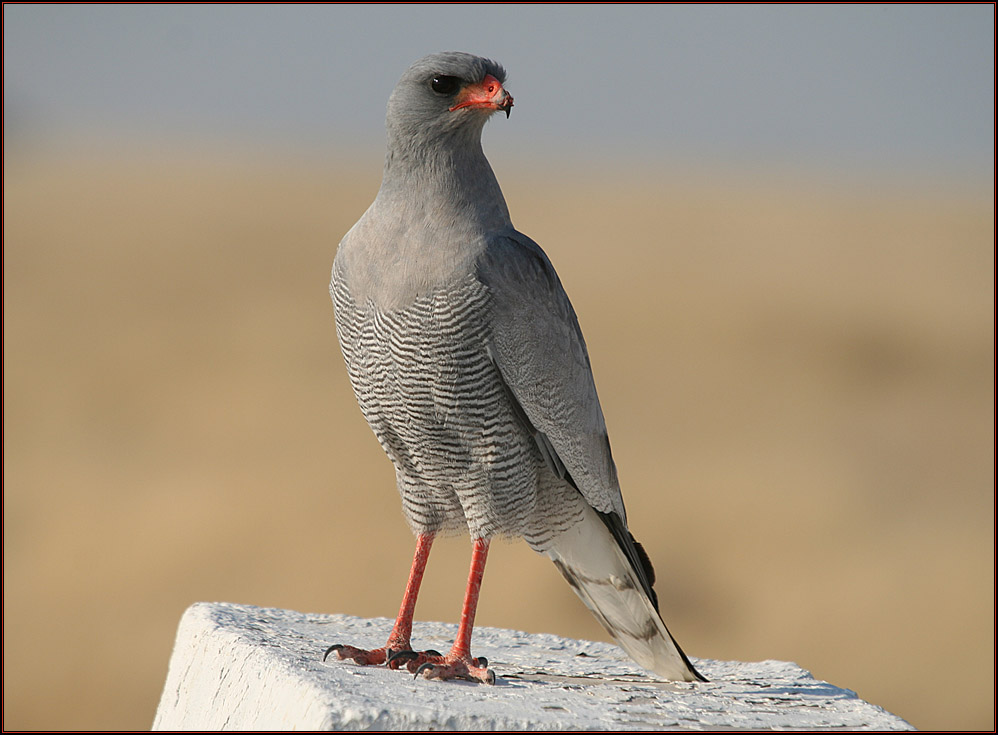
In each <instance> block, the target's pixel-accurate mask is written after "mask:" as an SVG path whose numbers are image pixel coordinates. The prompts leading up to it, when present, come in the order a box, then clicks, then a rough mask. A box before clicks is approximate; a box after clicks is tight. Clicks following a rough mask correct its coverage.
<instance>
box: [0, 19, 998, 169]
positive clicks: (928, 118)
mask: <svg viewBox="0 0 998 735" xmlns="http://www.w3.org/2000/svg"><path fill="white" fill-rule="evenodd" d="M3 12H4V135H5V142H6V143H10V142H11V140H14V141H16V140H18V139H23V138H24V137H25V136H26V134H28V133H30V134H31V138H32V139H33V140H36V141H39V140H40V141H44V140H57V139H60V138H66V137H72V138H78V139H79V138H82V139H87V138H91V137H96V138H102V139H109V138H110V139H111V140H115V139H119V138H122V139H124V138H128V139H136V138H137V139H140V140H150V141H157V140H168V141H175V140H180V141H184V140H190V139H195V140H201V141H208V142H209V143H210V142H211V141H216V140H228V141H232V142H235V143H237V144H242V143H247V142H248V143H251V144H253V145H261V146H264V147H266V146H269V145H280V146H284V147H288V146H291V147H305V148H313V147H315V146H319V147H321V148H322V149H329V150H335V149H337V147H342V146H349V147H350V148H356V147H361V146H363V147H366V146H378V147H380V145H381V141H382V140H383V127H382V126H383V119H384V109H385V102H386V100H387V98H388V94H389V93H390V91H391V89H392V86H393V85H394V83H395V81H396V80H397V79H398V77H399V76H400V75H401V73H402V72H403V71H404V70H405V68H406V67H407V66H408V65H409V63H410V62H412V61H413V60H414V59H416V58H418V57H420V56H422V55H423V54H425V53H429V52H432V51H438V50H445V49H457V50H465V51H471V52H474V53H479V54H481V55H485V56H490V57H492V58H494V59H496V60H498V61H500V62H501V63H503V64H504V65H505V66H506V68H507V70H508V71H509V80H508V84H507V86H508V88H509V89H510V91H511V92H512V94H513V95H514V97H515V98H516V109H515V110H514V111H513V119H512V121H511V122H510V124H508V125H506V124H505V121H503V130H502V133H501V135H502V139H503V147H504V148H506V147H507V146H509V147H512V148H515V149H516V151H518V152H522V153H525V154H527V155H531V156H540V155H545V154H550V153H555V154H557V155H561V156H568V157H578V156H582V155H585V154H586V153H587V152H593V153H597V154H601V155H603V156H607V155H610V156H612V155H618V154H623V155H631V156H654V157H661V158H663V159H679V160H683V161H685V162H690V161H693V162H696V161H703V162H705V163H709V164H712V165H715V164H725V163H733V164H736V165H741V164H752V165H755V164H758V163H762V164H769V163H771V164H773V165H778V166H784V167H785V166H787V165H791V166H793V165H802V166H807V167H811V168H813V167H815V166H817V167H828V168H830V169H836V170H843V169H844V170H849V169H851V168H855V169H857V170H884V171H887V172H890V171H900V172H906V171H913V172H929V173H931V172H944V173H947V174H956V175H959V176H963V175H970V176H973V177H983V178H985V179H987V180H991V179H992V178H993V174H994V104H995V96H994V92H995V79H994V64H995V54H994V51H995V45H994V44H995V37H994V21H995V10H994V7H993V6H992V5H990V4H979V5H957V4H946V5H943V4H939V5H831V6H785V5H778V6H777V5H769V6H766V5H723V6H703V5H695V6H693V5H686V6H684V5H636V6H622V5H612V6H611V5H586V6H572V5H542V6H537V5H458V6H452V5H382V6H378V5H243V6H239V5H133V6H128V5H124V6H122V5H5V6H4V11H3ZM514 123H515V124H514ZM499 124H500V123H499V122H498V121H496V122H493V123H492V125H493V126H495V125H499ZM487 135H488V136H495V135H497V133H496V131H495V130H494V129H490V130H489V131H488V132H487Z"/></svg>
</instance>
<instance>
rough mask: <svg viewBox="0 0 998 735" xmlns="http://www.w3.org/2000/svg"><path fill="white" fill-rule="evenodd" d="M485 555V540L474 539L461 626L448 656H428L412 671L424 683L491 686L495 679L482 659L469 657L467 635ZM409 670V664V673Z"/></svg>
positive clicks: (487, 544) (472, 624) (471, 628)
mask: <svg viewBox="0 0 998 735" xmlns="http://www.w3.org/2000/svg"><path fill="white" fill-rule="evenodd" d="M488 555H489V540H488V539H475V542H474V547H473V548H472V552H471V571H470V572H469V574H468V589H467V590H466V591H465V593H464V607H463V608H462V610H461V625H460V626H458V629H457V637H456V638H455V639H454V645H453V646H452V647H451V649H450V653H448V654H447V655H446V656H429V657H427V661H426V662H425V663H423V664H420V665H419V666H417V667H416V670H415V673H416V675H417V676H418V675H420V674H422V675H423V678H425V679H468V680H469V681H480V682H483V683H485V684H495V682H496V675H495V673H494V672H493V671H492V670H491V669H489V668H488V665H489V662H488V661H487V660H486V659H485V658H484V657H481V658H472V657H471V632H472V630H473V629H474V627H475V612H476V611H477V609H478V593H479V591H480V590H481V589H482V575H483V574H484V573H485V560H486V559H487V558H488ZM412 669H413V666H412V665H411V664H410V666H409V670H410V671H412Z"/></svg>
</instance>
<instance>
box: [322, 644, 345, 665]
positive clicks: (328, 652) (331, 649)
mask: <svg viewBox="0 0 998 735" xmlns="http://www.w3.org/2000/svg"><path fill="white" fill-rule="evenodd" d="M341 648H343V644H342V643H334V644H333V645H331V646H330V647H329V648H327V649H326V652H325V653H324V654H322V660H323V661H325V660H326V656H328V655H329V654H331V653H332V652H333V651H338V650H340V649H341Z"/></svg>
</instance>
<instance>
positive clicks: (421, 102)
mask: <svg viewBox="0 0 998 735" xmlns="http://www.w3.org/2000/svg"><path fill="white" fill-rule="evenodd" d="M505 80H506V70H505V69H503V68H502V66H501V65H500V64H498V63H496V62H495V61H491V60H490V59H484V58H482V57H480V56H474V55H472V54H466V53H462V52H460V51H447V52H444V53H439V54H430V55H429V56H424V57H423V58H422V59H420V60H419V61H417V62H416V63H414V64H413V65H412V66H410V67H409V69H408V70H407V71H406V73H405V74H403V75H402V78H401V79H399V81H398V84H396V85H395V89H394V90H393V91H392V95H391V97H390V98H389V100H388V117H387V123H386V124H387V128H388V133H389V139H390V140H394V141H395V142H396V143H397V144H401V145H405V146H406V147H411V146H415V147H419V146H420V145H426V144H432V143H433V142H434V141H439V140H441V139H451V138H453V137H454V136H460V137H465V136H468V137H469V138H470V139H475V138H477V137H478V136H480V134H481V130H482V127H483V126H484V125H485V121H486V120H488V118H489V117H491V116H492V114H493V113H495V112H499V111H503V112H505V113H506V116H507V117H509V111H510V108H512V107H513V98H512V97H511V96H510V94H509V93H508V92H507V91H506V90H505V89H504V88H503V86H502V85H503V82H504V81H505Z"/></svg>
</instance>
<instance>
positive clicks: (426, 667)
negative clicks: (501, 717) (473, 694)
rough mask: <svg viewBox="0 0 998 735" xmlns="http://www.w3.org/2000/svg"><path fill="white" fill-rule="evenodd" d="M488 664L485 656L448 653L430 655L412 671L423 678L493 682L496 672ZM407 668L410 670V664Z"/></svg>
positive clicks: (494, 681)
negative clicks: (444, 654)
mask: <svg viewBox="0 0 998 735" xmlns="http://www.w3.org/2000/svg"><path fill="white" fill-rule="evenodd" d="M488 666H489V660H488V659H487V658H485V656H479V657H478V658H472V657H471V656H455V655H453V654H450V655H447V656H432V657H430V658H429V660H427V661H426V662H425V663H423V664H420V665H419V666H418V667H417V668H416V670H415V672H414V673H415V674H416V676H420V675H422V677H423V678H424V679H441V680H443V679H464V680H466V681H477V682H479V683H481V684H495V683H496V674H495V672H494V671H493V670H492V669H490V668H489V667H488ZM409 670H410V671H412V668H411V666H410V669H409Z"/></svg>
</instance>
